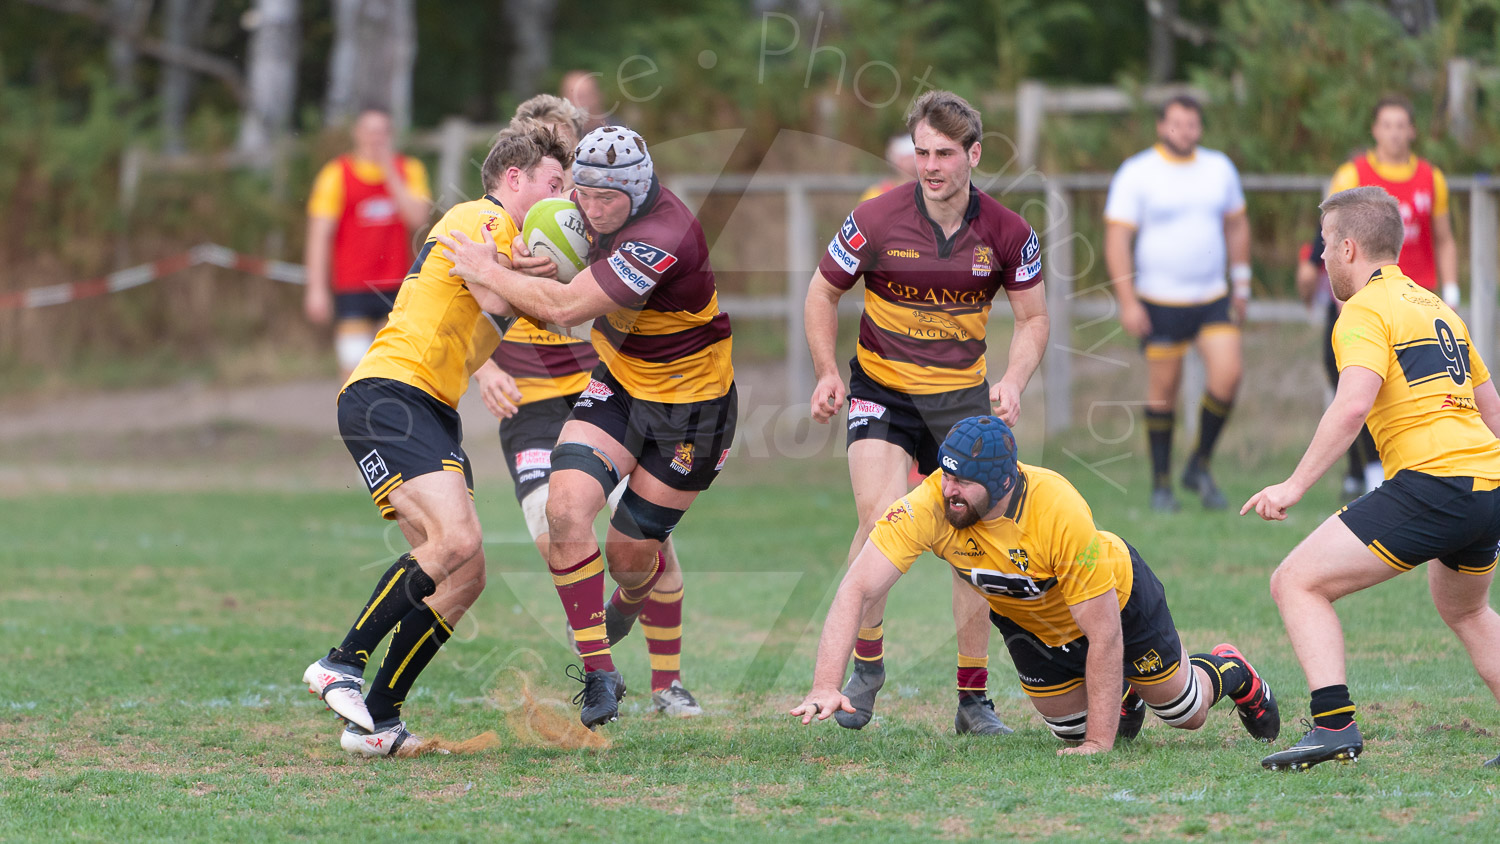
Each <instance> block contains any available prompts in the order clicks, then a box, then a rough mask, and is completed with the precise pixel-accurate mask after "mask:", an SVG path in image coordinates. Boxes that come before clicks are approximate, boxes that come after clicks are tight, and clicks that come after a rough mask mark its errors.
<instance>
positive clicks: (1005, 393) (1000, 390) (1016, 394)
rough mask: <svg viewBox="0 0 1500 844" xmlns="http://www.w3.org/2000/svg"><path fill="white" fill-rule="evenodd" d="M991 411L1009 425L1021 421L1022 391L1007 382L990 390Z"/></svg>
mask: <svg viewBox="0 0 1500 844" xmlns="http://www.w3.org/2000/svg"><path fill="white" fill-rule="evenodd" d="M990 409H991V410H993V411H994V413H995V415H996V416H998V417H1000V421H1001V422H1004V423H1005V424H1007V425H1015V424H1016V423H1017V422H1019V421H1021V391H1020V390H1017V389H1016V388H1015V387H1014V386H1012V385H1011V384H1008V383H1006V382H1005V381H1003V380H1001V381H996V382H995V386H993V387H991V388H990Z"/></svg>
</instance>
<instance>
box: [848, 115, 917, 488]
mask: <svg viewBox="0 0 1500 844" xmlns="http://www.w3.org/2000/svg"><path fill="white" fill-rule="evenodd" d="M885 163H887V164H889V165H891V169H892V170H894V171H896V172H897V173H898V174H900V176H901V178H899V179H893V178H885V179H881V180H880V181H879V182H876V183H875V184H873V185H870V187H869V188H867V189H866V190H865V192H864V193H862V194H860V196H859V201H860V202H864V201H865V200H867V199H874V198H875V197H877V196H880V195H881V194H883V193H885V192H886V191H888V190H890V189H891V188H893V187H895V186H896V185H900V184H904V183H906V182H909V181H911V180H912V179H915V178H916V177H917V144H916V142H915V141H913V140H912V139H911V133H910V132H907V133H905V134H901V135H892V136H891V139H890V141H889V142H887V143H886V145H885ZM913 485H914V486H915V484H913Z"/></svg>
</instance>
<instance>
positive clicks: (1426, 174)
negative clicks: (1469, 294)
mask: <svg viewBox="0 0 1500 844" xmlns="http://www.w3.org/2000/svg"><path fill="white" fill-rule="evenodd" d="M1370 135H1371V136H1372V137H1373V138H1374V139H1375V148H1374V149H1372V150H1369V151H1367V152H1366V153H1365V154H1364V155H1358V156H1355V157H1354V158H1352V159H1351V160H1349V161H1346V162H1344V163H1343V164H1342V165H1340V166H1339V169H1338V170H1337V171H1335V172H1334V174H1333V181H1332V182H1331V183H1330V184H1329V186H1328V194H1329V195H1330V196H1331V195H1333V194H1336V193H1339V192H1340V191H1345V190H1348V189H1350V188H1355V187H1360V186H1363V185H1374V186H1376V187H1381V188H1385V192H1386V193H1388V194H1390V195H1391V196H1394V197H1396V202H1397V203H1398V204H1399V205H1400V206H1401V222H1402V224H1403V225H1404V226H1405V227H1406V239H1405V240H1404V241H1402V243H1401V270H1402V272H1404V273H1406V274H1407V276H1409V277H1410V278H1411V280H1412V281H1415V282H1416V283H1417V284H1419V285H1421V286H1423V287H1425V288H1427V289H1428V290H1431V291H1433V292H1441V294H1442V296H1443V301H1445V302H1447V303H1448V305H1449V306H1451V307H1457V306H1458V300H1459V288H1458V243H1457V241H1455V240H1454V238H1453V222H1452V220H1451V218H1449V216H1448V181H1447V179H1445V178H1443V171H1442V170H1439V169H1438V168H1436V167H1434V166H1433V165H1432V163H1431V162H1428V161H1426V160H1425V159H1421V158H1418V157H1417V155H1416V153H1414V152H1412V149H1411V147H1412V143H1413V142H1415V141H1416V139H1417V120H1416V115H1415V114H1414V113H1413V111H1412V106H1411V101H1409V100H1407V99H1406V98H1405V97H1401V96H1394V95H1393V96H1386V97H1382V98H1381V99H1380V102H1378V103H1376V104H1375V110H1374V112H1373V113H1372V115H1371V120H1370ZM1439 282H1441V283H1442V285H1441V287H1439Z"/></svg>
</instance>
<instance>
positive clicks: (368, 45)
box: [323, 0, 417, 132]
mask: <svg viewBox="0 0 1500 844" xmlns="http://www.w3.org/2000/svg"><path fill="white" fill-rule="evenodd" d="M333 13H334V33H333V51H332V52H331V53H330V54H329V58H328V93H327V96H326V97H325V99H324V103H323V122H324V124H325V125H329V126H333V125H336V124H340V123H344V122H346V121H348V120H349V119H350V118H352V117H354V116H355V114H356V113H357V112H359V111H360V110H362V109H365V108H382V109H386V110H387V111H389V112H390V113H391V120H392V122H393V123H394V124H395V126H396V130H397V131H398V132H399V131H401V130H403V129H405V128H406V127H407V125H408V124H410V122H411V74H412V68H413V67H414V66H415V65H416V61H417V18H416V9H415V7H414V4H413V0H334V3H333Z"/></svg>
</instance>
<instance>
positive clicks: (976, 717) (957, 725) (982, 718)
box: [953, 697, 1012, 736]
mask: <svg viewBox="0 0 1500 844" xmlns="http://www.w3.org/2000/svg"><path fill="white" fill-rule="evenodd" d="M953 730H954V732H956V733H958V734H959V735H964V734H966V733H969V734H973V735H976V736H1008V735H1010V734H1011V732H1012V730H1011V728H1010V727H1007V726H1005V722H1004V721H1001V720H1000V716H999V715H996V714H995V702H994V701H992V700H990V699H989V698H987V697H966V698H964V699H962V700H960V701H959V702H958V714H957V715H954V716H953Z"/></svg>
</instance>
